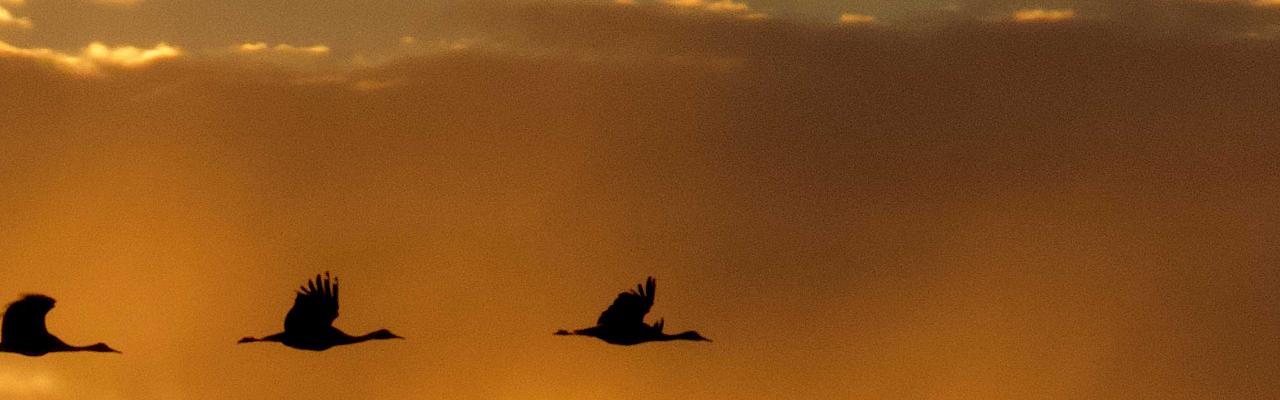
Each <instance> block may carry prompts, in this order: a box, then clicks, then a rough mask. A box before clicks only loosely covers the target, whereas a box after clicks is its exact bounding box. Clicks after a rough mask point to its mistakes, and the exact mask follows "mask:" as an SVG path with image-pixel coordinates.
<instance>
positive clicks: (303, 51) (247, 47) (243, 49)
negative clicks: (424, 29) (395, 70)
mask: <svg viewBox="0 0 1280 400" xmlns="http://www.w3.org/2000/svg"><path fill="white" fill-rule="evenodd" d="M405 37H408V36H405ZM405 37H402V38H401V41H402V43H403V41H404V38H405ZM236 51H238V52H240V53H246V54H252V53H262V52H271V53H276V54H286V55H305V56H324V55H328V54H329V52H330V49H329V46H325V45H314V46H294V45H291V44H287V43H280V44H277V45H275V46H271V45H268V44H267V43H266V42H253V43H245V44H241V45H239V46H236Z"/></svg>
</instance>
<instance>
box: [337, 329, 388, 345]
mask: <svg viewBox="0 0 1280 400" xmlns="http://www.w3.org/2000/svg"><path fill="white" fill-rule="evenodd" d="M345 336H346V337H345V338H343V339H342V340H340V342H342V343H341V344H356V343H363V342H367V341H370V340H377V339H395V338H399V337H397V336H394V335H391V333H390V332H386V331H381V330H379V331H373V332H369V333H367V334H364V335H360V336H350V335H345Z"/></svg>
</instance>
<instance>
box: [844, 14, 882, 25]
mask: <svg viewBox="0 0 1280 400" xmlns="http://www.w3.org/2000/svg"><path fill="white" fill-rule="evenodd" d="M875 22H876V17H875V16H872V15H864V14H854V13H843V14H840V23H841V24H845V25H862V24H871V23H875Z"/></svg>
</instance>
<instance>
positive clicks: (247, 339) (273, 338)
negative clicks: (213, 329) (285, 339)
mask: <svg viewBox="0 0 1280 400" xmlns="http://www.w3.org/2000/svg"><path fill="white" fill-rule="evenodd" d="M280 335H282V334H280V333H277V334H274V335H271V336H267V337H264V338H261V339H258V338H256V337H253V336H245V337H243V338H240V341H238V342H236V343H257V342H279V341H280Z"/></svg>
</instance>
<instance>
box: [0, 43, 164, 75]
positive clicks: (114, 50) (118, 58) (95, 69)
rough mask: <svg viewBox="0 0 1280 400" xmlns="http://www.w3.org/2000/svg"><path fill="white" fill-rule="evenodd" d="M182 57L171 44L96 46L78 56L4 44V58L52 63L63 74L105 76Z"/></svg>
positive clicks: (0, 48) (0, 52) (1, 48)
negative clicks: (110, 71) (104, 70)
mask: <svg viewBox="0 0 1280 400" xmlns="http://www.w3.org/2000/svg"><path fill="white" fill-rule="evenodd" d="M181 55H182V50H181V49H179V48H177V47H173V46H170V45H169V44H167V43H159V44H157V45H155V46H154V47H152V48H139V47H134V46H116V47H112V46H109V45H106V44H103V43H101V42H93V43H90V44H89V45H88V46H86V47H85V48H84V49H82V50H81V51H80V53H78V54H68V53H63V52H59V51H56V50H52V49H48V48H22V47H17V46H14V45H11V44H9V43H6V42H3V41H0V57H16V58H24V59H30V60H36V61H40V62H47V63H52V64H54V65H56V66H58V67H59V68H61V69H63V70H66V71H70V72H73V73H77V74H88V75H94V74H99V73H100V72H102V67H118V68H137V67H142V66H146V65H150V64H152V63H155V62H158V61H162V60H166V59H172V58H177V57H179V56H181Z"/></svg>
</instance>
